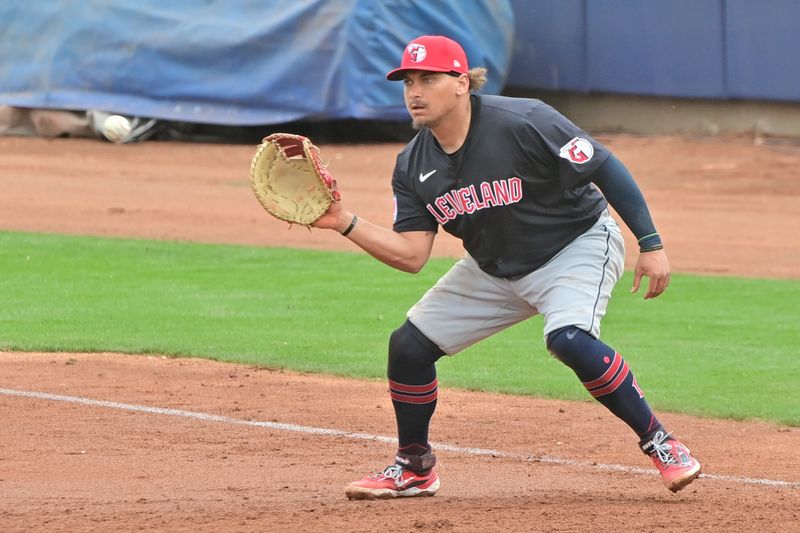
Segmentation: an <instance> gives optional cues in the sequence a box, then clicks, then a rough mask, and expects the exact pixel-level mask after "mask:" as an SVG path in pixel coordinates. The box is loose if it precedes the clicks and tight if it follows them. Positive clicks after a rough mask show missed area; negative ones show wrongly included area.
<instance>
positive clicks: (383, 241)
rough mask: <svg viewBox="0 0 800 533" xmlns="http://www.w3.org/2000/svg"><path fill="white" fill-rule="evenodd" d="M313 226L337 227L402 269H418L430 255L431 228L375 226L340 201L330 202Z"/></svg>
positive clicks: (369, 252) (413, 270)
mask: <svg viewBox="0 0 800 533" xmlns="http://www.w3.org/2000/svg"><path fill="white" fill-rule="evenodd" d="M312 226H314V227H317V228H323V229H332V230H336V231H338V232H339V233H342V234H344V235H345V236H346V237H347V238H348V239H350V240H351V241H353V242H354V243H355V244H357V245H358V246H359V247H360V248H361V249H363V250H364V251H365V252H367V253H368V254H370V255H371V256H372V257H374V258H375V259H377V260H379V261H381V262H383V263H386V264H387V265H389V266H391V267H394V268H396V269H398V270H402V271H404V272H411V273H416V272H419V271H420V270H421V269H422V267H423V266H425V263H427V262H428V259H429V258H430V256H431V249H432V248H433V240H434V238H435V237H436V233H435V232H433V231H407V232H403V233H398V232H396V231H393V230H391V229H388V228H384V227H381V226H378V225H377V224H373V223H372V222H370V221H368V220H366V219H364V218H361V217H355V215H354V214H353V213H352V212H350V211H348V210H347V209H345V208H344V207H343V206H342V204H341V202H334V203H333V204H331V206H330V208H329V209H328V212H327V213H325V214H324V215H323V216H322V218H320V219H319V220H317V221H316V222H314V223H313V224H312Z"/></svg>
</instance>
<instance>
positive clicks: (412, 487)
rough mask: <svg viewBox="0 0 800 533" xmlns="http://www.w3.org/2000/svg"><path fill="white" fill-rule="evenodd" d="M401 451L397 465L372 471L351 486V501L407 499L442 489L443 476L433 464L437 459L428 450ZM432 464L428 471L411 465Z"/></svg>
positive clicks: (349, 486)
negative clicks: (412, 453)
mask: <svg viewBox="0 0 800 533" xmlns="http://www.w3.org/2000/svg"><path fill="white" fill-rule="evenodd" d="M409 459H411V458H410V457H409V456H406V455H405V454H398V456H397V457H396V458H395V464H393V465H391V466H388V467H386V469H384V470H383V471H382V472H378V473H377V474H370V475H368V476H366V477H364V478H363V479H361V480H359V481H354V482H352V483H350V484H349V485H348V486H347V489H345V494H346V495H347V497H348V498H349V499H351V500H374V499H387V498H404V497H411V496H433V495H434V494H436V492H437V491H438V490H439V475H438V474H437V473H436V469H435V468H433V465H434V464H435V463H436V459H435V457H434V456H433V454H431V453H430V452H428V453H427V454H425V455H424V456H422V457H413V460H411V461H409ZM412 464H416V465H417V466H423V465H424V466H428V468H427V469H426V470H423V471H422V472H424V473H417V472H415V471H413V470H411V468H409V466H411V465H412Z"/></svg>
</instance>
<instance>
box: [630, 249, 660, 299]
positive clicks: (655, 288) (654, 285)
mask: <svg viewBox="0 0 800 533" xmlns="http://www.w3.org/2000/svg"><path fill="white" fill-rule="evenodd" d="M642 276H647V277H649V278H650V282H649V283H648V284H647V292H646V293H645V295H644V299H645V300H647V299H649V298H655V297H656V296H658V295H659V294H661V293H662V292H664V291H665V290H667V287H668V286H669V259H667V254H666V252H665V251H664V250H663V249H662V250H654V251H652V252H643V253H640V254H639V259H637V260H636V268H635V269H634V271H633V287H632V288H631V292H632V293H633V292H636V291H638V290H639V285H640V283H641V282H642Z"/></svg>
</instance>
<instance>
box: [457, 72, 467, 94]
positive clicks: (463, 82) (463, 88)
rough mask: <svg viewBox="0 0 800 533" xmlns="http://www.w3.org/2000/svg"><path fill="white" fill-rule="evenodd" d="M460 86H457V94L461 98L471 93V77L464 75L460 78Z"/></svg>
mask: <svg viewBox="0 0 800 533" xmlns="http://www.w3.org/2000/svg"><path fill="white" fill-rule="evenodd" d="M457 81H458V85H456V94H457V95H458V96H461V95H462V94H467V93H469V76H468V75H466V74H462V75H460V76H459V77H458V80H457Z"/></svg>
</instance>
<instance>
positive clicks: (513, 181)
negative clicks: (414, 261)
mask: <svg viewBox="0 0 800 533" xmlns="http://www.w3.org/2000/svg"><path fill="white" fill-rule="evenodd" d="M471 101H472V119H471V122H470V127H469V133H468V134H467V138H466V140H465V141H464V144H463V145H462V146H461V148H459V149H458V150H457V151H456V152H455V153H453V154H447V153H445V152H444V151H443V150H442V148H441V146H439V143H438V142H437V141H436V139H435V137H434V136H433V134H432V133H431V131H430V130H428V129H423V130H421V131H420V132H419V133H418V134H417V135H416V137H414V139H412V141H411V142H410V143H409V144H408V145H407V146H406V147H405V148H404V149H403V150H402V151H401V152H400V153H399V154H398V156H397V163H396V165H395V169H394V175H393V177H392V189H393V191H394V196H395V217H394V230H395V231H398V232H405V231H437V229H438V227H439V226H442V227H443V228H444V230H445V231H447V232H448V233H450V234H452V235H455V236H456V237H458V238H460V239H461V240H462V242H463V244H464V248H465V250H466V251H467V252H468V253H469V254H470V255H471V256H472V257H473V258H475V260H476V261H477V262H478V264H479V265H480V267H481V269H482V270H483V271H484V272H486V273H488V274H491V275H493V276H498V277H505V278H513V277H518V276H522V275H525V274H528V273H530V272H532V271H534V270H536V269H537V268H539V267H540V266H542V265H543V264H545V263H546V262H547V261H548V260H549V259H550V258H552V257H553V256H554V255H556V254H557V253H558V252H559V251H560V250H561V249H562V248H564V247H565V246H566V245H567V244H569V243H570V242H572V240H574V239H575V238H577V237H578V236H579V235H580V234H582V233H583V232H585V231H586V230H587V229H589V228H590V227H591V226H592V225H593V224H594V223H595V222H596V221H597V219H598V217H599V215H600V213H601V212H602V211H603V210H604V209H605V208H606V206H607V203H606V201H605V199H604V198H603V195H602V194H601V193H600V192H599V191H598V190H597V189H596V188H595V187H594V186H593V185H592V184H591V182H590V176H591V174H592V172H594V170H595V169H597V167H599V166H600V165H601V164H602V163H603V162H604V161H605V160H606V159H607V158H608V156H609V152H608V150H607V149H606V148H605V147H604V146H603V145H601V144H600V143H598V142H597V141H595V140H594V139H593V138H592V137H591V136H589V135H588V134H587V133H585V132H584V131H582V130H581V129H580V128H578V127H577V126H575V125H574V124H573V123H572V122H570V121H569V120H568V119H567V118H566V117H564V116H563V115H561V114H560V113H558V112H557V111H556V110H555V109H553V108H552V107H550V106H549V105H547V104H545V103H543V102H541V101H539V100H534V99H523V98H507V97H502V96H477V95H472V96H471Z"/></svg>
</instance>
